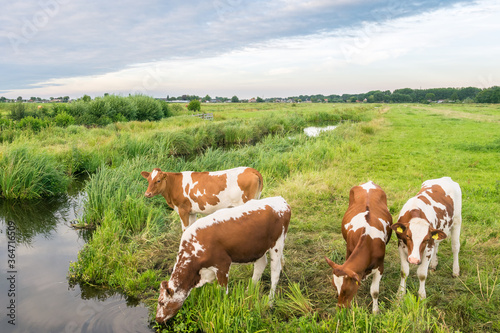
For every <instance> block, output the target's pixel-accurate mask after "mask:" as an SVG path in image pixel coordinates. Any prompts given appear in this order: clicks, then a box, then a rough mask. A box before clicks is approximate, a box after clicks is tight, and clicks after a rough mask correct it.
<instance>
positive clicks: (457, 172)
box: [0, 104, 500, 332]
mask: <svg viewBox="0 0 500 333" xmlns="http://www.w3.org/2000/svg"><path fill="white" fill-rule="evenodd" d="M209 108H212V109H209ZM202 111H203V112H214V116H215V120H214V121H213V122H206V121H202V120H198V119H195V118H193V117H188V116H186V115H183V114H182V112H181V113H179V114H177V115H176V116H175V117H172V118H169V119H168V120H162V121H160V122H157V123H153V122H144V123H141V122H130V123H117V124H113V125H109V126H108V127H106V128H102V129H81V128H79V127H77V126H69V127H68V128H67V129H61V130H60V131H58V132H56V133H53V135H50V134H49V133H45V132H44V130H43V129H42V130H41V131H40V132H39V133H38V134H36V135H35V134H30V135H32V137H33V139H31V136H28V137H27V139H29V140H33V141H29V142H34V141H35V140H36V139H37V140H38V142H40V143H41V145H42V146H45V150H44V151H45V152H47V154H49V155H50V154H53V155H54V156H60V155H59V154H60V150H62V148H60V147H61V146H62V145H64V144H65V143H63V142H64V141H65V140H68V141H70V142H74V141H71V140H73V139H72V136H73V135H75V136H76V135H77V134H76V133H79V134H78V135H79V137H80V138H81V139H80V140H81V141H82V142H85V144H86V146H85V147H89V148H85V147H83V145H82V146H80V145H79V144H78V143H77V142H74V144H70V145H69V146H70V147H72V149H75V157H74V158H73V160H74V161H79V160H80V159H79V157H78V154H82V156H87V157H86V158H85V159H83V160H85V161H88V162H85V163H88V164H89V165H91V164H92V165H94V171H95V170H98V171H97V172H96V173H95V174H94V175H92V177H91V179H90V180H89V182H88V184H87V187H86V192H87V195H88V201H87V203H86V204H85V213H84V216H83V217H82V223H83V222H88V223H93V224H95V225H96V226H97V228H96V230H95V231H94V233H93V237H92V239H91V240H90V241H89V243H88V244H87V245H86V246H85V247H84V249H83V250H82V251H81V252H80V254H79V260H78V262H76V263H74V264H73V265H72V268H71V273H70V275H71V276H72V278H75V279H78V280H79V281H81V282H83V283H92V284H103V285H109V286H111V287H116V288H120V289H122V290H125V292H126V293H127V294H129V295H133V296H139V297H141V298H142V299H143V300H144V301H145V302H146V303H147V304H148V305H150V306H151V313H152V317H151V318H152V320H153V316H154V312H155V310H156V299H157V297H158V288H159V282H160V281H161V280H163V279H167V278H168V275H169V273H170V272H171V269H172V267H173V265H174V263H175V257H176V254H177V250H178V246H179V244H178V240H179V238H180V235H181V231H180V229H181V228H180V221H179V217H178V216H177V215H176V214H175V213H174V212H173V211H172V210H170V209H169V208H167V206H166V204H165V202H164V199H163V198H161V197H160V198H153V199H146V198H144V197H143V192H144V191H145V189H146V187H147V184H146V182H145V181H144V179H142V177H141V176H140V172H141V171H143V170H150V169H152V168H153V167H161V168H162V169H163V170H169V171H182V170H196V171H201V170H220V169H226V168H230V167H235V166H239V165H247V166H251V167H254V168H256V169H258V170H259V171H261V173H262V174H263V176H264V182H265V184H264V191H263V194H262V196H263V197H268V196H274V195H282V196H283V197H284V198H285V199H286V200H287V201H288V202H289V204H290V205H291V207H292V221H291V223H290V229H289V233H288V236H287V240H286V242H285V258H286V264H285V267H284V270H283V272H282V275H281V278H280V282H279V285H278V290H277V296H276V300H275V303H274V307H273V308H268V307H266V306H265V303H266V295H267V293H268V292H269V284H270V273H269V268H267V269H266V270H265V272H264V275H263V278H262V281H261V283H260V285H259V286H258V288H257V289H250V290H249V291H247V290H246V288H247V286H248V285H249V284H248V281H249V278H250V277H251V275H252V269H251V266H245V265H236V266H233V267H232V268H231V272H230V288H229V294H228V295H226V294H225V293H224V292H223V291H222V290H221V288H220V287H219V286H217V284H213V285H207V286H204V287H203V288H200V289H196V290H194V291H193V293H192V294H191V295H190V296H189V297H188V299H187V300H186V303H185V304H184V306H183V308H182V310H181V311H180V313H179V314H178V316H177V317H175V319H174V320H173V321H172V322H169V323H168V324H167V326H158V325H157V326H156V329H157V330H159V331H194V332H195V331H198V330H201V331H207V332H209V331H221V330H222V331H224V330H228V329H234V330H235V331H249V332H259V331H266V332H267V331H271V332H272V331H284V332H298V331H299V332H334V331H339V332H422V331H432V332H451V331H463V332H491V331H500V326H499V324H498V323H499V322H500V314H499V312H498V308H499V307H500V286H499V285H498V283H499V279H498V272H499V269H500V266H499V263H500V243H499V238H500V220H499V216H500V176H499V173H498V169H499V168H498V166H499V164H498V161H499V160H500V151H499V146H498V142H499V140H500V136H499V135H500V134H499V132H498V128H499V123H500V109H499V108H498V106H497V105H408V106H404V105H371V106H368V107H367V106H365V105H352V106H349V107H347V106H345V105H342V106H332V105H331V104H309V105H306V104H297V106H295V107H292V106H288V105H274V104H259V105H257V104H245V105H244V104H229V105H222V104H220V105H210V106H208V105H207V106H205V105H203V106H202ZM339 120H350V121H344V122H342V123H341V125H340V126H339V127H338V128H337V129H335V130H334V131H332V132H325V133H322V134H321V135H320V136H319V137H317V138H308V137H306V136H305V135H303V134H301V130H302V128H304V127H305V126H308V125H313V124H318V125H327V124H331V123H336V122H337V121H339ZM263 124H265V125H266V126H263ZM248 128H251V129H252V130H248ZM70 131H73V132H74V133H75V134H71V132H70ZM257 131H259V132H258V139H254V137H255V136H254V135H255V132H257ZM23 135H25V137H26V136H27V134H23ZM35 138H36V139H35ZM152 140H156V141H153V142H155V143H157V142H161V144H160V145H156V146H155V145H151V141H152ZM175 142H177V143H175ZM227 142H231V144H227ZM248 143H250V144H248ZM66 144H67V142H66ZM60 145H61V146H60ZM221 145H222V147H220V146H221ZM58 147H59V148H58ZM1 149H2V150H0V151H4V152H6V151H9V150H10V149H11V146H10V145H4V146H3V147H1ZM176 151H178V152H179V151H184V152H187V151H189V152H190V154H189V155H182V154H181V153H175V152H176ZM191 151H192V152H191ZM172 152H174V153H172ZM91 161H94V162H91ZM67 163H69V162H67ZM73 163H74V164H75V165H77V166H78V165H79V164H78V163H77V162H73ZM85 163H82V164H85ZM64 165H66V164H64ZM75 168H77V167H75ZM80 168H83V169H85V167H80ZM442 176H450V177H452V178H453V179H454V180H455V181H457V182H458V183H459V184H460V185H461V187H462V192H463V223H462V235H461V243H462V247H461V252H460V268H461V275H460V277H458V278H455V279H454V278H452V277H451V275H452V270H451V266H452V256H451V245H450V242H449V241H447V240H445V241H444V242H443V243H442V245H441V246H440V253H439V265H438V268H437V270H436V271H435V272H430V273H429V275H428V279H427V284H426V289H427V295H428V298H427V299H426V300H425V301H420V300H418V299H416V298H415V297H414V296H413V295H416V294H417V290H418V278H417V277H416V273H415V268H412V270H411V271H410V277H409V278H408V281H407V285H408V294H407V296H405V298H403V300H402V301H399V300H397V299H396V291H397V288H398V285H399V278H400V277H399V269H400V267H399V266H400V264H399V255H398V253H397V252H398V251H397V242H396V241H395V239H394V237H393V239H392V240H391V241H390V242H389V244H388V246H387V254H386V260H385V273H384V277H383V278H382V282H381V290H380V298H379V302H380V309H381V313H380V314H379V315H377V316H374V315H372V314H371V296H370V293H369V288H370V282H371V280H368V281H367V282H364V283H362V285H361V288H360V290H359V292H358V295H357V296H356V298H355V299H354V307H353V309H352V310H350V311H339V310H337V309H336V292H335V291H334V289H333V287H332V286H331V282H330V281H331V269H330V268H329V266H328V265H327V264H326V262H325V261H324V259H323V257H324V256H325V255H327V256H329V257H330V258H332V259H333V260H335V261H336V262H343V261H344V254H345V242H344V240H343V238H342V235H341V233H340V223H341V219H342V216H343V214H344V212H345V211H346V209H347V205H348V197H349V190H350V188H351V187H352V186H354V185H358V184H360V183H364V182H366V181H368V180H373V181H374V182H375V183H377V184H379V185H380V186H381V187H382V188H383V189H384V190H385V192H386V193H387V196H388V205H389V209H390V211H391V213H392V215H393V217H394V219H396V218H397V215H398V213H399V210H400V209H401V207H402V206H403V204H404V203H405V202H406V200H407V199H408V198H410V197H411V196H413V195H415V194H416V193H417V192H418V190H419V188H420V185H421V183H422V182H423V181H424V180H426V179H432V178H438V177H442ZM242 306H243V307H242ZM245 318H248V319H247V320H245Z"/></svg>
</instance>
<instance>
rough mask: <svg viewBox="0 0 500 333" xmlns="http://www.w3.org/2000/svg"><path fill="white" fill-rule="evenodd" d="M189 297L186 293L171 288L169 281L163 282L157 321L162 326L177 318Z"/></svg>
mask: <svg viewBox="0 0 500 333" xmlns="http://www.w3.org/2000/svg"><path fill="white" fill-rule="evenodd" d="M187 296H188V295H187V293H186V292H184V291H179V290H174V289H173V288H171V286H170V285H169V281H163V282H162V283H161V284H160V296H159V297H158V307H157V309H156V321H157V322H158V323H160V324H161V323H164V322H166V321H167V320H169V319H170V318H172V317H173V316H175V315H176V314H177V312H178V311H179V310H180V309H181V307H182V304H183V303H184V301H185V300H186V298H187Z"/></svg>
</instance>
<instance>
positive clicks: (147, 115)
mask: <svg viewBox="0 0 500 333" xmlns="http://www.w3.org/2000/svg"><path fill="white" fill-rule="evenodd" d="M129 98H131V100H132V102H133V103H134V104H135V106H136V107H137V120H140V121H144V120H149V121H155V120H160V119H161V118H163V116H164V113H163V108H162V105H161V104H160V102H159V101H158V100H156V99H154V98H153V97H148V96H143V95H135V96H132V97H129Z"/></svg>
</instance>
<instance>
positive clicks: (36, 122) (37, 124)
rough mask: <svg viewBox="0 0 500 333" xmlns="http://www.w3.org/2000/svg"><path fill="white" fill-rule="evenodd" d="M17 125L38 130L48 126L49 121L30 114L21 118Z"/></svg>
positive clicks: (34, 130)
mask: <svg viewBox="0 0 500 333" xmlns="http://www.w3.org/2000/svg"><path fill="white" fill-rule="evenodd" d="M17 127H18V128H21V129H31V130H32V131H33V132H38V131H40V130H41V129H42V128H43V127H47V122H45V121H43V120H41V119H38V118H33V117H32V116H28V117H26V118H23V119H21V120H20V121H19V122H18V123H17Z"/></svg>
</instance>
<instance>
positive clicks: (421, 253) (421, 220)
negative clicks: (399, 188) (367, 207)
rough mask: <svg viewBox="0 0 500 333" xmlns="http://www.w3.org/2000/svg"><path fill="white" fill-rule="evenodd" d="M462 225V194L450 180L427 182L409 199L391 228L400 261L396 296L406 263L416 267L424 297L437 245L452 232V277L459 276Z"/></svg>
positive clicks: (402, 285)
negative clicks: (428, 272)
mask: <svg viewBox="0 0 500 333" xmlns="http://www.w3.org/2000/svg"><path fill="white" fill-rule="evenodd" d="M461 224H462V191H461V190H460V186H459V185H458V184H457V183H455V182H454V181H453V180H451V178H450V177H443V178H440V179H433V180H427V181H425V182H424V183H423V184H422V188H421V189H420V192H418V194H417V195H416V196H415V197H413V198H410V200H408V201H407V202H406V204H405V205H404V206H403V208H402V209H401V213H400V214H399V218H398V222H397V223H395V224H393V225H392V229H393V230H394V231H395V232H396V235H397V237H398V244H399V246H398V247H399V256H400V259H401V283H400V285H399V290H398V294H399V296H400V297H401V296H403V295H404V294H405V292H406V278H407V277H408V274H409V271H410V267H409V264H408V263H410V264H415V265H418V268H417V276H418V279H419V280H420V288H419V289H418V295H419V296H420V298H422V299H423V298H425V297H426V294H425V279H426V278H427V271H428V269H429V264H430V268H431V269H432V270H434V269H436V266H437V264H438V258H437V253H438V246H439V243H440V242H441V241H442V240H443V239H445V238H446V237H447V236H448V235H450V233H451V249H452V252H453V276H458V275H459V273H460V268H459V266H458V252H459V251H460V226H461Z"/></svg>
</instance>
